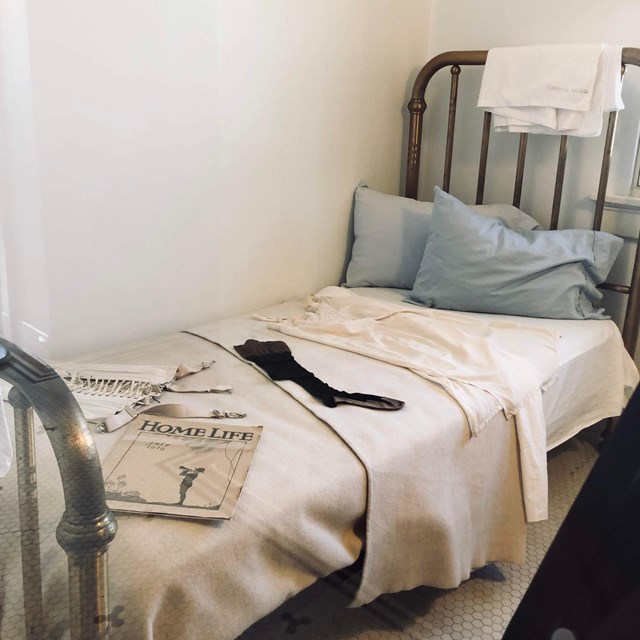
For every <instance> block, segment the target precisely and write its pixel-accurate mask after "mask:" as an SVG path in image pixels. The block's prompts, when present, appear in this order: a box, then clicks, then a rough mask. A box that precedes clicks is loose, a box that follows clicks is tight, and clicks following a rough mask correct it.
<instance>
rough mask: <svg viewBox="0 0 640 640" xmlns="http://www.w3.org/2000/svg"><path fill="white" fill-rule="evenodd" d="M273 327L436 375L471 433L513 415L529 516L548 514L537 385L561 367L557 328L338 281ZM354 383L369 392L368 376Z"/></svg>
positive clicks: (433, 377) (540, 386) (548, 381)
mask: <svg viewBox="0 0 640 640" xmlns="http://www.w3.org/2000/svg"><path fill="white" fill-rule="evenodd" d="M263 319H264V320H273V319H270V318H263ZM271 328H273V329H277V330H278V331H280V332H282V333H285V334H287V335H290V336H295V337H297V338H303V339H306V340H312V341H315V342H320V343H323V344H326V345H329V346H332V347H337V348H339V349H343V350H346V351H352V352H354V353H358V354H361V355H365V356H368V357H370V358H375V359H376V360H381V361H383V362H387V363H390V364H393V365H396V366H399V367H403V368H406V369H409V370H410V371H412V372H413V373H416V374H417V375H419V376H422V377H424V378H426V379H427V380H431V381H432V382H435V383H436V384H438V385H440V386H441V387H442V388H443V389H445V390H446V391H447V393H449V394H450V395H451V396H452V397H453V398H454V399H455V400H456V401H457V402H458V403H459V404H460V407H461V408H462V410H463V411H464V413H465V415H466V417H467V420H468V423H469V428H470V431H471V434H472V435H474V436H476V435H478V433H479V431H480V429H482V428H483V427H484V426H485V425H486V424H487V423H488V422H489V421H490V420H491V419H492V418H493V417H494V416H495V415H496V413H498V412H499V411H500V410H502V411H503V412H504V413H505V416H506V417H507V418H508V417H510V416H516V428H517V432H518V442H519V446H520V458H521V465H522V480H523V488H524V497H525V506H526V513H527V519H528V520H529V521H530V522H535V521H538V520H544V519H546V517H547V469H546V429H545V420H544V415H543V410H542V397H541V392H542V390H544V389H545V388H546V387H547V386H548V385H549V384H551V383H552V382H553V381H554V379H555V375H556V372H557V368H558V364H557V346H556V343H557V334H556V332H555V331H550V330H548V329H543V328H540V327H530V326H524V325H522V324H518V323H517V322H511V321H504V320H499V319H496V320H494V321H492V322H490V323H482V324H480V323H478V322H476V321H475V320H474V319H473V318H469V317H466V316H464V315H462V314H459V313H456V312H448V311H442V310H434V309H423V308H419V307H416V308H415V309H409V308H406V307H403V306H400V305H397V304H394V303H390V302H382V301H378V300H371V299H367V298H364V297H362V296H358V295H355V294H353V293H351V292H349V291H347V290H345V289H342V288H340V287H326V288H325V289H323V290H322V291H320V292H319V293H318V294H316V295H315V296H313V297H312V299H311V301H310V303H309V304H307V313H306V314H304V315H302V316H298V317H292V318H287V319H280V320H279V321H276V322H273V323H272V324H271ZM505 372H508V374H507V375H505ZM354 384H355V381H354ZM359 384H360V385H361V386H362V389H360V390H362V391H366V386H364V385H366V380H363V381H362V382H361V383H359Z"/></svg>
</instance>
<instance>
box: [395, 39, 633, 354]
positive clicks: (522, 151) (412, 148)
mask: <svg viewBox="0 0 640 640" xmlns="http://www.w3.org/2000/svg"><path fill="white" fill-rule="evenodd" d="M487 53H488V51H486V50H485V51H448V52H446V53H442V54H440V55H438V56H436V57H435V58H432V59H431V60H430V61H429V62H427V64H425V65H424V67H422V69H421V71H420V72H419V74H418V77H417V78H416V80H415V82H414V85H413V91H412V93H411V100H410V101H409V104H408V108H409V113H410V121H409V143H408V150H407V178H406V185H405V196H406V197H408V198H417V196H418V179H419V173H420V154H421V148H422V121H423V116H424V112H425V110H426V108H427V103H426V102H425V99H424V95H425V91H426V88H427V85H428V84H429V81H430V80H431V78H432V77H433V76H434V75H435V73H436V72H437V71H439V70H440V69H442V68H444V67H450V70H451V90H450V95H449V120H448V125H447V138H446V146H445V159H444V176H443V181H442V188H443V189H444V190H445V191H449V185H450V180H451V165H452V159H453V139H454V134H455V122H456V106H457V101H458V82H459V78H460V67H461V66H463V65H472V66H480V65H484V64H485V62H486V60H487ZM629 64H631V65H635V66H638V67H640V49H636V48H631V47H625V48H623V49H622V73H624V70H625V68H626V65H629ZM617 116H618V114H617V112H615V111H613V112H611V113H610V114H609V121H608V125H607V131H606V134H605V141H604V149H603V153H602V165H601V169H600V180H599V183H598V193H597V196H596V205H595V212H594V217H593V229H594V230H596V231H598V230H600V227H601V224H602V214H603V211H604V205H605V196H606V192H607V182H608V179H609V168H610V164H611V151H612V149H613V140H614V136H615V130H616V122H617ZM491 120H492V116H491V113H489V112H485V114H484V124H483V129H482V142H481V145H480V160H479V166H478V181H477V188H476V204H482V202H483V198H484V186H485V178H486V172H487V157H488V151H489V138H490V131H491ZM528 135H529V134H527V133H521V134H520V145H519V148H518V157H517V160H516V177H515V185H514V190H513V204H514V206H516V207H519V206H520V198H521V195H522V182H523V178H524V166H525V159H526V154H527V140H528ZM567 147H568V136H566V135H563V136H560V149H559V152H558V165H557V170H556V179H555V188H554V193H553V204H552V209H551V221H550V225H549V227H550V228H551V229H557V228H558V218H559V214H560V202H561V199H562V187H563V183H564V175H565V166H566V160H567ZM639 244H640V238H639ZM600 288H601V289H606V290H609V291H615V292H617V293H622V294H626V295H628V301H627V307H626V311H625V313H624V323H623V328H622V339H623V341H624V345H625V347H626V349H627V351H629V353H630V354H631V355H632V356H633V355H634V352H635V349H636V343H637V340H638V330H639V329H640V251H639V250H638V247H636V250H635V258H634V261H633V269H632V275H631V282H630V284H629V285H625V284H616V283H611V282H605V283H603V284H602V285H600Z"/></svg>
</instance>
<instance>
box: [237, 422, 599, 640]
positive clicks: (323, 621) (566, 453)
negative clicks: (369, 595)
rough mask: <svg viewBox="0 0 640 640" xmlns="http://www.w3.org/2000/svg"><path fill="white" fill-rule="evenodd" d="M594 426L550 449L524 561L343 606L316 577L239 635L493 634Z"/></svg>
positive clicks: (535, 558)
mask: <svg viewBox="0 0 640 640" xmlns="http://www.w3.org/2000/svg"><path fill="white" fill-rule="evenodd" d="M596 442H597V432H595V433H594V432H593V431H592V432H591V433H589V434H587V435H586V436H584V437H580V438H574V439H572V440H570V441H569V442H567V443H565V444H564V445H562V446H561V447H558V448H557V449H555V450H554V451H553V452H551V454H550V455H549V485H550V491H549V493H550V495H549V498H550V517H549V520H547V521H545V522H539V523H535V524H532V525H529V528H528V541H527V558H526V562H525V563H524V564H523V565H521V566H517V565H507V564H493V565H489V566H487V567H484V568H483V569H481V570H479V571H476V572H475V573H474V574H473V577H472V578H471V579H470V580H468V581H466V582H465V583H463V584H462V585H461V586H460V587H458V588H457V589H452V590H440V589H433V588H429V587H421V588H418V589H414V590H412V591H407V592H403V593H400V594H394V595H388V596H383V597H381V598H378V600H376V601H375V602H373V603H372V604H370V605H368V606H366V607H361V608H358V609H347V608H346V605H347V603H348V586H349V585H348V583H347V584H345V583H343V582H340V581H339V580H327V581H321V582H319V583H316V584H315V585H313V586H312V587H310V588H309V589H307V590H306V591H304V592H303V593H301V594H299V595H298V596H297V597H296V598H294V599H292V600H290V601H289V602H287V603H285V604H284V605H283V606H282V607H280V608H279V609H278V610H276V611H274V612H273V613H272V614H271V615H270V616H268V617H267V618H265V619H263V620H261V621H260V622H258V623H257V624H255V625H254V626H253V627H251V629H249V630H248V631H247V632H245V633H244V634H243V635H242V636H241V640H277V639H280V638H292V637H295V640H418V639H420V640H422V639H427V638H434V639H438V640H462V639H463V638H473V639H478V640H493V639H495V640H499V639H500V638H502V634H503V632H504V629H505V628H506V626H507V624H508V622H509V620H510V618H511V616H512V615H513V612H514V611H515V609H516V607H517V606H518V603H519V601H520V599H521V598H522V596H523V595H524V593H525V591H526V589H527V587H528V585H529V582H530V581H531V579H532V577H533V575H534V573H535V571H536V569H537V567H538V565H539V564H540V562H541V560H542V558H543V557H544V554H545V553H546V550H547V548H548V547H549V545H550V544H551V541H552V539H553V536H554V535H555V532H556V531H557V529H558V527H559V526H560V524H561V522H562V520H563V518H564V516H565V514H566V513H567V511H568V509H569V507H570V506H571V504H572V502H573V500H574V498H575V496H576V495H577V493H578V491H579V490H580V487H581V486H582V483H583V482H584V480H585V478H586V476H587V474H588V473H589V470H590V469H591V467H592V465H593V463H594V462H595V459H596V457H597V453H596V450H595V448H594V443H596Z"/></svg>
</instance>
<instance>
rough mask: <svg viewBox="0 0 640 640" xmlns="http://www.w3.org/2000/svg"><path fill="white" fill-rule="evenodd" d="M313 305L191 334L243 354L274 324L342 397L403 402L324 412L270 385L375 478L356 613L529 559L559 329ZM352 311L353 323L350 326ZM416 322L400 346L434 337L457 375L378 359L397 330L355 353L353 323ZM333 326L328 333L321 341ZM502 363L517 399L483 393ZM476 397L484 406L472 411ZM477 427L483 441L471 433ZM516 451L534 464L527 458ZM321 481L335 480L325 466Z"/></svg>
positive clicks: (326, 297) (539, 513)
mask: <svg viewBox="0 0 640 640" xmlns="http://www.w3.org/2000/svg"><path fill="white" fill-rule="evenodd" d="M314 302H315V303H316V304H317V305H319V306H318V307H316V308H315V309H312V310H311V311H305V309H304V307H302V306H301V305H299V306H297V308H296V307H292V306H291V305H286V306H283V307H280V308H278V307H276V308H275V309H271V310H268V311H265V312H264V313H263V314H261V315H259V316H257V315H256V316H253V319H248V318H247V319H246V320H244V321H243V320H239V319H235V320H234V321H233V322H225V321H222V322H220V323H217V325H216V326H215V327H213V326H204V327H198V328H195V329H193V330H192V331H191V333H193V334H195V335H199V336H201V337H204V338H206V339H208V340H211V341H213V342H216V343H217V344H219V345H221V346H223V347H225V348H226V349H227V350H228V351H229V352H231V353H235V351H234V349H233V347H234V345H237V344H242V343H244V341H245V340H247V339H249V338H252V339H256V340H273V339H274V336H273V329H274V328H275V329H278V330H280V331H282V332H288V335H289V337H288V338H287V339H286V342H287V344H288V345H289V347H290V348H291V351H292V353H293V355H294V357H295V358H296V360H297V361H298V362H299V363H300V364H301V365H302V366H304V367H305V368H307V369H309V370H310V371H312V372H313V373H315V374H316V375H317V376H318V377H319V378H320V379H322V380H324V381H325V382H327V383H329V384H330V385H331V386H333V387H334V388H339V389H344V390H346V391H360V392H364V393H373V394H376V395H386V396H389V397H394V398H398V399H401V400H404V401H405V402H406V405H405V407H404V408H403V409H401V410H400V411H391V412H390V411H374V410H368V409H363V408H361V407H355V406H349V405H341V406H339V407H336V408H329V407H325V406H324V405H323V404H322V403H320V402H319V401H317V400H316V399H315V398H313V397H312V396H310V395H309V394H308V393H307V392H306V391H305V390H304V389H302V388H301V387H300V386H299V385H297V384H295V383H294V382H291V381H287V380H285V381H280V382H277V383H276V384H277V385H278V386H279V387H281V388H282V389H284V390H285V391H287V392H288V393H289V394H290V395H291V396H293V397H294V398H295V399H296V400H297V401H298V402H299V403H300V404H302V405H303V406H305V407H306V408H307V409H308V410H309V411H310V412H312V413H313V414H314V415H316V416H317V417H318V418H320V419H321V420H322V421H323V422H325V423H326V424H327V425H329V426H330V427H331V428H332V429H333V430H334V431H335V432H336V433H337V434H339V435H340V437H341V438H342V439H343V441H344V442H345V443H347V444H348V445H349V446H350V447H351V449H352V450H353V451H354V453H355V454H356V455H357V456H358V458H359V459H360V460H361V462H362V464H363V465H364V467H365V469H366V471H367V511H366V529H365V533H366V535H365V550H364V566H363V575H362V580H361V583H360V587H359V590H358V592H357V594H356V596H355V598H354V601H353V605H362V604H365V603H367V602H371V601H372V600H373V599H375V598H376V597H378V596H379V595H380V594H382V593H389V592H395V591H400V590H404V589H411V588H413V587H415V586H418V585H424V584H427V585H431V586H436V587H440V588H453V587H456V586H458V585H459V584H460V583H461V582H462V581H463V580H465V579H467V578H468V577H469V575H470V573H471V571H472V570H473V569H474V568H477V567H480V566H484V565H485V564H486V563H488V562H493V561H504V562H519V561H522V559H523V553H524V539H525V538H524V536H525V529H524V523H525V504H523V495H526V498H525V499H524V502H526V510H527V513H526V515H527V517H528V518H529V519H530V520H537V519H544V518H545V517H546V515H547V512H546V500H547V491H546V488H547V485H546V454H545V433H544V419H543V416H542V411H541V407H540V405H539V397H540V392H539V389H540V388H541V387H542V386H543V385H544V384H545V383H546V382H548V381H549V380H551V379H552V378H553V375H554V372H555V367H556V365H555V362H556V358H555V332H553V331H548V330H546V329H543V330H542V331H539V330H538V329H537V328H536V329H534V330H533V331H531V330H530V328H528V327H522V326H520V325H518V324H517V323H515V322H505V321H500V320H496V321H489V322H487V323H482V324H483V325H484V326H482V327H481V326H478V325H479V324H480V323H478V322H475V321H474V320H469V321H466V320H464V319H463V318H464V316H463V315H462V314H456V313H450V312H442V311H433V310H428V309H422V308H420V307H415V309H413V308H411V307H408V306H407V305H400V304H393V303H379V302H376V301H372V300H369V299H364V298H363V297H360V296H356V295H354V294H352V293H351V292H348V291H346V290H344V289H340V288H336V287H334V288H328V289H325V290H323V291H322V292H321V295H316V296H315V299H314ZM319 307H322V309H321V310H319ZM349 314H350V315H351V316H352V318H351V321H346V320H345V318H346V317H348V316H349ZM329 317H330V319H329ZM421 318H424V319H427V320H429V322H428V323H427V326H423V327H420V328H419V331H421V332H422V333H413V331H409V329H411V330H413V329H415V328H417V327H414V326H412V327H407V326H405V334H403V335H402V336H401V337H398V339H397V342H398V343H399V344H404V345H405V346H406V347H407V348H409V347H411V346H412V345H413V346H414V347H415V348H416V349H417V350H418V351H420V350H421V349H422V348H423V347H422V346H420V345H419V343H420V341H422V340H424V341H426V342H428V341H429V340H428V338H429V337H431V340H432V344H431V347H430V352H431V353H432V354H433V357H434V358H436V359H438V360H439V361H440V363H442V364H443V365H447V372H448V373H449V376H445V375H443V374H442V373H440V372H439V371H438V369H437V367H436V366H434V367H433V369H432V370H429V369H427V368H426V366H425V362H428V361H429V360H428V358H427V352H424V353H423V354H422V359H421V360H420V362H421V363H422V364H421V365H420V366H419V362H418V361H416V363H415V367H416V371H420V375H416V372H415V371H414V370H412V369H410V368H408V367H407V366H406V363H400V362H395V363H393V364H390V363H389V362H387V361H386V359H387V358H388V357H390V356H388V355H386V354H383V352H384V351H385V350H388V351H390V352H392V351H393V350H394V349H395V347H396V346H397V345H394V344H392V342H390V341H389V337H388V334H390V333H391V330H389V331H387V332H386V333H385V338H382V337H381V335H380V333H379V332H377V334H375V336H374V337H375V339H374V341H373V344H369V348H370V349H371V354H373V353H375V354H376V355H375V357H366V356H363V355H361V354H360V353H357V352H356V350H355V349H356V344H355V343H356V337H357V335H358V332H357V331H355V330H354V327H358V326H362V325H365V326H366V325H367V324H371V323H372V322H374V323H375V322H380V321H383V324H386V325H388V324H389V323H391V324H393V323H394V322H401V323H405V322H409V323H416V322H418V323H419V322H420V321H421V320H420V319H421ZM438 318H440V320H438ZM285 319H286V321H285ZM376 319H377V320H376ZM265 320H268V321H269V322H265ZM320 320H322V322H321V321H320ZM350 323H351V324H350ZM456 323H457V324H456ZM325 325H328V326H330V327H331V328H332V329H334V330H333V331H330V332H327V331H324V326H325ZM340 331H343V334H340ZM438 332H439V333H441V334H442V335H443V336H446V335H448V336H449V341H450V342H452V345H457V347H456V354H455V356H456V358H458V357H463V360H462V362H463V363H466V367H463V368H460V367H458V370H459V371H461V372H466V374H465V377H466V381H465V380H463V378H462V375H461V374H459V376H458V378H455V377H454V376H453V371H454V367H456V366H457V365H456V364H455V362H456V361H455V359H454V358H452V351H451V350H450V347H449V346H447V344H446V342H445V343H440V347H439V348H438V346H437V345H438V343H439V340H440V338H439V337H438V336H437V335H436V334H437V333H438ZM294 333H296V335H293V334H294ZM501 334H502V337H501ZM318 342H325V344H322V345H319V344H318ZM332 343H333V344H332ZM343 347H345V348H346V350H345V348H343ZM359 347H360V348H361V347H362V345H359ZM496 354H498V355H496ZM479 355H482V358H481V359H478V360H477V361H475V358H476V356H479ZM236 356H237V354H236ZM530 356H535V358H534V361H533V362H534V364H528V360H529V357H530ZM252 366H254V365H252ZM505 367H506V370H507V371H509V372H510V373H513V382H512V383H511V384H512V385H513V389H514V390H515V391H516V393H515V395H513V397H512V396H510V395H509V393H508V391H507V389H506V388H505V387H501V386H500V384H499V383H498V382H497V381H496V382H495V383H494V384H493V390H492V392H488V391H485V390H484V389H483V388H481V386H488V385H489V384H490V383H491V380H492V378H497V377H498V372H499V371H502V372H504V371H505ZM256 368H257V367H256ZM260 371H262V370H260ZM492 372H493V373H492ZM265 376H266V374H265ZM430 376H431V378H430ZM472 379H473V380H474V381H475V383H477V385H476V384H472V383H471V382H470V381H471V380H472ZM434 382H436V384H434ZM445 386H446V387H447V390H445ZM449 390H452V391H453V392H454V393H456V394H457V396H458V397H457V398H456V399H454V396H453V395H452V394H451V393H450V392H449ZM472 399H475V400H476V401H480V406H479V407H475V408H474V406H473V400H472ZM460 400H462V403H463V404H464V406H465V410H466V412H467V413H466V414H465V411H463V410H462V408H461V403H460ZM503 405H504V409H505V411H506V412H512V411H518V422H519V429H520V431H522V433H523V434H526V433H527V432H528V431H529V432H531V433H532V434H534V436H535V437H533V438H532V440H533V442H535V445H536V446H535V447H533V448H527V447H522V446H520V440H521V438H520V435H519V433H520V432H518V436H517V437H516V429H515V428H514V424H513V418H510V419H509V420H507V418H506V417H505V411H501V407H502V406H503ZM518 409H519V410H518ZM282 419H283V420H285V419H286V410H285V408H284V407H283V413H282ZM469 425H470V426H471V427H472V429H473V430H474V431H476V432H477V433H478V436H477V437H470V435H471V434H470V429H469ZM521 452H524V453H525V455H526V456H527V458H528V463H527V464H525V463H524V461H522V460H519V456H520V454H521ZM525 468H526V469H527V472H526V474H525V472H524V469H525ZM326 473H327V474H329V475H330V474H331V473H332V471H331V468H327V471H326ZM525 476H526V477H525Z"/></svg>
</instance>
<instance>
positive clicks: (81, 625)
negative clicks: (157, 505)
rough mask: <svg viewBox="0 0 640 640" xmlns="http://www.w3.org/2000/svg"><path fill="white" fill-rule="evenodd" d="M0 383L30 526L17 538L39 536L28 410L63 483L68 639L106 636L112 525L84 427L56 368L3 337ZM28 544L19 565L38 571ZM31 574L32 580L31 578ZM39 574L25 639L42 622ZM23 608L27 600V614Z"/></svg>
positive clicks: (59, 533)
mask: <svg viewBox="0 0 640 640" xmlns="http://www.w3.org/2000/svg"><path fill="white" fill-rule="evenodd" d="M0 378H2V379H4V380H7V381H8V382H9V383H11V384H12V385H13V389H12V390H11V392H10V393H9V401H10V402H11V404H12V405H13V408H14V422H15V428H16V453H17V455H16V457H17V460H16V462H17V466H18V486H19V488H20V493H19V498H20V510H21V522H23V519H24V522H29V523H30V524H29V526H28V527H24V526H21V530H22V533H23V535H26V536H29V535H30V534H33V533H34V527H35V536H36V537H37V533H38V532H37V529H38V522H37V495H36V477H35V445H34V438H33V426H32V425H33V420H32V413H31V411H32V409H33V410H35V412H36V413H37V414H38V417H39V418H40V420H41V421H42V424H43V426H44V429H45V431H46V433H47V435H48V437H49V440H50V441H51V445H52V447H53V452H54V454H55V457H56V461H57V464H58V468H59V470H60V476H61V479H62V487H63V492H64V501H65V510H64V513H63V515H62V518H61V520H60V523H59V524H58V528H57V530H56V538H57V540H58V543H59V544H60V546H61V547H62V548H63V549H64V551H65V552H66V554H67V557H68V564H69V590H70V592H69V596H70V608H71V638H72V639H74V640H75V639H76V638H97V637H100V638H104V637H107V634H108V619H109V615H108V613H109V611H108V588H107V587H108V581H107V578H108V576H107V558H106V552H107V547H108V545H109V543H110V542H111V541H112V540H113V538H114V537H115V535H116V530H117V524H116V519H115V516H114V515H113V513H111V511H110V510H109V509H108V507H107V504H106V502H105V494H104V482H103V477H102V468H101V466H100V460H99V458H98V452H97V450H96V447H95V444H94V442H93V438H92V436H91V433H90V431H89V427H88V426H87V421H86V419H85V417H84V415H83V413H82V411H81V409H80V407H79V406H78V403H77V402H76V400H75V398H74V397H73V395H72V394H71V392H70V391H69V389H68V387H67V385H66V384H65V383H64V381H63V380H62V378H60V376H59V375H58V374H57V373H56V372H55V370H54V369H52V368H51V367H50V366H49V365H47V364H46V363H44V362H42V361H41V360H39V359H38V358H36V357H34V356H32V355H30V354H28V353H26V352H25V351H23V350H22V349H20V347H18V346H17V345H15V344H13V343H11V342H9V341H8V340H5V339H3V338H0ZM24 510H28V513H23V511H24ZM34 519H35V522H34ZM25 529H26V530H25ZM31 544H33V540H30V539H29V538H24V537H23V538H22V555H23V567H24V566H25V563H26V564H27V566H31V567H32V566H33V563H34V562H35V563H37V566H38V567H39V563H40V559H39V554H38V557H37V558H35V559H34V558H33V557H31V556H34V555H35V552H36V551H38V550H39V544H38V545H37V546H36V549H33V548H32V547H31V548H30V546H29V545H31ZM30 573H31V574H32V575H33V571H31V572H30ZM37 573H38V576H37V579H36V582H37V584H34V585H31V594H32V595H33V601H31V602H30V603H29V605H30V606H31V607H32V608H31V610H30V615H28V616H26V618H27V633H28V634H29V633H30V634H31V635H30V637H38V635H37V634H38V624H39V622H38V621H37V619H38V618H39V617H41V605H42V596H41V593H35V592H36V591H37V590H38V589H37V587H39V584H40V578H39V571H38V572H37ZM25 591H26V590H25ZM38 600H39V603H38ZM27 606H28V605H27V598H25V610H26V609H27ZM38 610H39V613H38ZM34 613H35V615H34ZM29 618H31V620H30V619H29ZM34 619H35V620H36V621H34ZM40 637H41V636H40Z"/></svg>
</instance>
